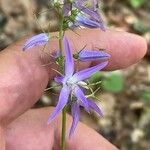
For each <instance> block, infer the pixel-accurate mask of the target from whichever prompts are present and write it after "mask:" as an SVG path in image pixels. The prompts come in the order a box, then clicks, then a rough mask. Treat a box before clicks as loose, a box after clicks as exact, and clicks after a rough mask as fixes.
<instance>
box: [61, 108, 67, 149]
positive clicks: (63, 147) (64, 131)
mask: <svg viewBox="0 0 150 150" xmlns="http://www.w3.org/2000/svg"><path fill="white" fill-rule="evenodd" d="M66 117H67V106H65V108H64V109H63V111H62V131H61V132H62V133H61V134H62V135H61V150H65V135H66Z"/></svg>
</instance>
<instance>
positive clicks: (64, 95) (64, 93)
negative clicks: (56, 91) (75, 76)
mask: <svg viewBox="0 0 150 150" xmlns="http://www.w3.org/2000/svg"><path fill="white" fill-rule="evenodd" d="M69 93H70V90H69V88H68V87H67V86H64V87H63V88H62V90H61V92H60V96H59V100H58V104H57V106H56V107H55V110H54V112H53V113H52V115H51V116H50V118H49V119H48V124H50V123H51V122H52V120H53V119H55V117H56V116H57V115H58V114H59V112H60V111H61V110H62V109H63V108H64V107H65V105H66V104H67V102H68V98H69Z"/></svg>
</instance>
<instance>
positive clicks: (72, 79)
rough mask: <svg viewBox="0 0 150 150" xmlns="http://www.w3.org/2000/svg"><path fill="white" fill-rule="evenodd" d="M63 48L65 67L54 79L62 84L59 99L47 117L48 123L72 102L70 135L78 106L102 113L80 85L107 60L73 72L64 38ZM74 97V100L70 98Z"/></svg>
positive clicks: (71, 56)
mask: <svg viewBox="0 0 150 150" xmlns="http://www.w3.org/2000/svg"><path fill="white" fill-rule="evenodd" d="M64 48H65V56H66V57H65V66H64V67H65V68H64V74H65V75H64V76H57V77H55V81H56V82H57V83H59V84H62V85H63V87H62V89H61V92H60V95H59V100H58V103H57V106H56V107H55V110H54V112H53V113H52V114H51V116H50V118H49V119H48V124H50V123H51V121H52V120H53V119H55V117H56V116H57V115H58V113H60V111H62V109H63V108H64V107H65V106H66V105H67V103H68V102H69V103H70V102H71V103H73V104H72V108H71V111H72V116H73V123H72V126H71V129H70V134H69V135H70V136H71V135H72V134H73V132H74V130H75V128H76V126H77V123H78V121H79V117H80V112H79V106H82V107H84V109H85V110H86V111H87V112H90V110H91V109H93V110H95V111H96V112H97V113H98V114H99V115H102V112H101V110H100V108H99V107H98V106H96V104H95V103H94V102H92V101H90V100H88V99H87V98H86V96H85V95H84V92H83V90H82V87H84V86H85V85H87V84H86V83H85V82H84V80H86V79H88V78H89V77H90V76H91V75H93V74H94V73H96V72H97V71H99V70H101V69H103V68H104V67H105V66H107V64H108V62H103V63H101V64H98V65H96V66H94V67H91V68H88V69H84V70H81V71H79V72H76V73H74V59H73V55H72V53H71V50H70V46H69V42H68V40H67V39H66V38H64ZM72 97H74V98H75V101H74V100H73V101H72V99H71V100H70V101H69V99H70V98H72Z"/></svg>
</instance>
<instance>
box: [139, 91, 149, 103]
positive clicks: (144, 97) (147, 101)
mask: <svg viewBox="0 0 150 150" xmlns="http://www.w3.org/2000/svg"><path fill="white" fill-rule="evenodd" d="M141 99H142V100H144V102H146V103H150V91H149V92H147V91H146V92H143V93H142V95H141Z"/></svg>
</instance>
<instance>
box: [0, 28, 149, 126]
mask: <svg viewBox="0 0 150 150" xmlns="http://www.w3.org/2000/svg"><path fill="white" fill-rule="evenodd" d="M78 33H79V34H80V36H79V35H75V34H72V32H71V31H67V32H66V36H67V37H68V38H69V39H70V40H69V41H70V42H71V46H72V47H73V50H74V51H76V50H79V49H81V48H82V47H83V46H84V45H85V44H87V49H89V50H92V49H94V48H95V47H100V48H105V49H107V50H108V52H109V53H110V54H111V55H112V57H111V60H110V64H109V66H108V68H107V69H109V70H110V69H111V70H113V69H118V68H120V69H121V68H122V67H123V68H124V67H127V66H128V65H131V64H133V63H135V62H137V61H139V60H140V59H141V58H142V57H143V56H144V54H145V52H146V43H145V41H144V40H143V39H142V38H141V37H139V36H135V35H133V34H129V33H124V32H114V31H107V32H101V31H100V30H79V31H78ZM56 34H57V33H52V35H56ZM81 41H82V42H81ZM24 42H25V40H22V41H20V42H18V43H16V44H13V45H11V46H10V47H8V48H7V49H5V50H4V51H2V52H1V53H0V79H1V81H0V99H1V101H0V107H1V109H0V122H1V123H3V124H8V123H9V122H10V121H11V120H13V119H15V118H16V117H17V116H19V115H20V114H22V113H23V112H25V111H26V110H27V109H28V108H29V107H31V106H32V105H33V104H34V103H35V102H36V101H37V100H38V99H39V97H40V96H41V95H42V93H43V90H44V88H45V87H46V85H47V83H48V80H49V78H52V77H53V75H54V71H53V70H50V68H51V66H47V67H43V66H42V65H43V63H47V62H48V61H49V57H44V59H41V51H40V50H41V49H42V47H40V46H39V47H35V48H33V49H30V50H27V51H26V52H22V50H21V48H22V45H23V44H24ZM50 48H51V49H50V51H51V52H52V51H54V50H56V49H58V41H57V40H52V41H51V43H50ZM87 65H90V64H85V63H84V67H88V66H87ZM82 67H83V66H82ZM16 108H17V109H16Z"/></svg>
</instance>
